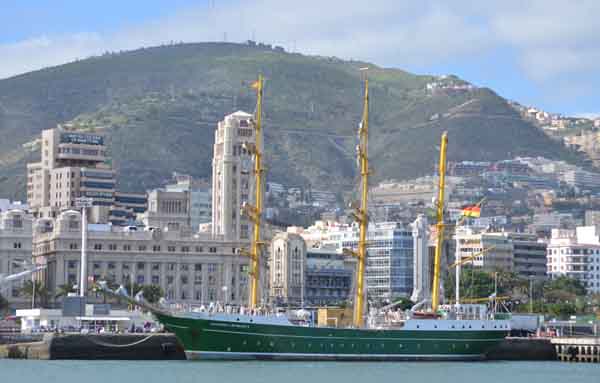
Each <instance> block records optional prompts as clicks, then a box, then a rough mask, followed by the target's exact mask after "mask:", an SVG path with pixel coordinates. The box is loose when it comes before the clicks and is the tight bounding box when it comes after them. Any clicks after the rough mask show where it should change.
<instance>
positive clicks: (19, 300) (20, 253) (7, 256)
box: [0, 210, 32, 308]
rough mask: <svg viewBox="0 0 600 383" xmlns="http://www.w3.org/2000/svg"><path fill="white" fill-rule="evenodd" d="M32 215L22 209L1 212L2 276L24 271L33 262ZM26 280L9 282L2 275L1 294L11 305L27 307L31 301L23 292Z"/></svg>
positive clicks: (0, 249) (0, 259)
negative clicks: (25, 264) (27, 264)
mask: <svg viewBox="0 0 600 383" xmlns="http://www.w3.org/2000/svg"><path fill="white" fill-rule="evenodd" d="M31 221H32V220H31V217H30V216H29V215H28V214H26V213H25V212H24V211H22V210H8V211H5V212H3V213H0V276H3V277H6V276H9V275H13V274H17V273H19V272H22V271H24V270H25V269H24V265H23V263H24V262H27V263H31ZM23 282H24V280H16V281H12V282H7V281H4V282H3V280H2V278H1V277H0V294H2V296H3V297H4V298H6V299H7V300H8V303H9V304H10V306H11V307H20V308H22V307H25V306H27V305H30V304H31V303H30V301H29V299H28V298H27V297H25V296H24V295H23V294H22V293H21V287H22V286H23Z"/></svg>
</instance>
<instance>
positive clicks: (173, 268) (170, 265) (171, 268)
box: [167, 263, 175, 271]
mask: <svg viewBox="0 0 600 383" xmlns="http://www.w3.org/2000/svg"><path fill="white" fill-rule="evenodd" d="M167 268H168V269H169V271H175V264H174V263H169V265H168V266H167Z"/></svg>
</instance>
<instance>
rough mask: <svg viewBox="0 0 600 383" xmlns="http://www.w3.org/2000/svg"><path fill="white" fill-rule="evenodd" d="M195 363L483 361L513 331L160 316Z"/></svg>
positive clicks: (161, 320) (158, 315) (158, 316)
mask: <svg viewBox="0 0 600 383" xmlns="http://www.w3.org/2000/svg"><path fill="white" fill-rule="evenodd" d="M157 318H158V320H159V321H160V322H161V323H162V324H163V325H164V326H165V328H166V329H167V330H169V331H172V332H173V333H175V335H176V336H177V338H178V339H179V341H180V342H181V343H182V345H183V347H184V349H185V352H186V355H187V356H188V358H190V359H277V360H480V359H485V354H486V352H487V351H488V350H489V349H490V348H492V347H494V346H495V345H497V344H498V343H499V342H501V341H502V340H503V339H504V338H505V336H506V335H507V332H508V329H499V330H485V331H483V330H482V331H480V330H476V329H474V330H473V331H470V330H467V331H465V330H462V331H461V330H458V331H444V330H435V331H427V330H416V331H412V330H366V329H365V330H359V329H337V328H319V327H303V326H293V325H288V326H285V325H272V324H256V323H241V322H235V321H224V320H210V319H199V318H186V317H178V316H169V315H162V314H157Z"/></svg>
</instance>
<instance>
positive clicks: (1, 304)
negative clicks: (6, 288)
mask: <svg viewBox="0 0 600 383" xmlns="http://www.w3.org/2000/svg"><path fill="white" fill-rule="evenodd" d="M7 310H8V301H7V300H6V298H4V297H3V296H2V294H0V313H5V312H6V311H7Z"/></svg>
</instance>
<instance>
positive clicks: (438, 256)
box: [431, 132, 448, 313]
mask: <svg viewBox="0 0 600 383" xmlns="http://www.w3.org/2000/svg"><path fill="white" fill-rule="evenodd" d="M447 145H448V133H447V132H444V133H443V134H442V144H441V147H440V182H439V185H438V188H439V190H438V199H437V241H436V245H435V259H434V264H433V287H432V289H431V290H432V293H431V310H432V311H433V312H434V313H435V312H437V310H438V306H439V304H440V268H441V261H442V244H443V243H444V188H445V186H446V147H447Z"/></svg>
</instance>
